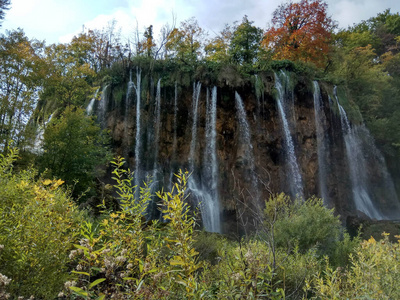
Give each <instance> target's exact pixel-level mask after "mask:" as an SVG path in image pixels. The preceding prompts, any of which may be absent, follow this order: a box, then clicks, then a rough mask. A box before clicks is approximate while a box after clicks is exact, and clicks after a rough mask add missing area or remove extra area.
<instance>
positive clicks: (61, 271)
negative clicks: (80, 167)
mask: <svg viewBox="0 0 400 300" xmlns="http://www.w3.org/2000/svg"><path fill="white" fill-rule="evenodd" d="M17 153H18V152H17V151H15V150H11V153H10V154H9V155H8V156H1V158H0V245H1V248H2V249H0V273H2V274H4V275H5V276H7V277H8V278H10V279H11V282H10V283H9V285H8V287H7V291H8V292H9V293H10V294H11V295H12V297H15V298H16V297H18V296H24V297H29V296H31V295H34V296H35V297H37V298H40V299H54V297H55V296H56V295H57V293H58V292H59V291H60V290H61V289H62V285H63V282H64V281H65V279H66V278H67V276H68V273H67V262H68V260H69V259H68V253H69V251H70V250H71V249H72V247H73V244H74V243H75V242H76V238H77V234H78V233H79V224H80V223H81V221H82V219H83V217H84V213H83V212H79V211H78V209H77V207H76V206H75V205H74V204H73V203H72V202H71V199H70V198H69V196H68V194H67V193H66V192H65V191H63V190H62V189H61V188H60V185H62V183H63V182H62V181H61V180H54V181H53V180H38V181H36V180H35V179H34V178H35V175H36V172H35V171H34V170H27V171H24V172H20V173H16V174H14V173H13V172H12V164H13V162H14V161H15V159H16V157H17Z"/></svg>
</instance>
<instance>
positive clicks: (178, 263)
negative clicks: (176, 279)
mask: <svg viewBox="0 0 400 300" xmlns="http://www.w3.org/2000/svg"><path fill="white" fill-rule="evenodd" d="M169 263H170V265H171V266H183V265H184V264H185V263H184V262H183V261H181V260H176V259H173V260H170V262H169Z"/></svg>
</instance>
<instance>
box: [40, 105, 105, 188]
mask: <svg viewBox="0 0 400 300" xmlns="http://www.w3.org/2000/svg"><path fill="white" fill-rule="evenodd" d="M43 150H44V153H43V154H42V156H41V158H40V160H39V164H40V169H41V170H42V171H43V170H45V169H48V171H49V176H55V177H57V178H62V179H63V180H65V182H66V183H67V184H70V185H73V184H74V183H75V182H76V181H78V182H77V183H76V184H75V188H74V194H75V195H79V193H81V192H83V191H85V189H86V188H88V187H91V186H93V179H94V178H95V176H96V175H97V170H96V167H97V166H99V165H101V164H104V163H106V162H107V161H108V160H109V155H108V148H107V139H106V136H105V134H104V132H102V131H101V129H100V127H99V126H98V125H97V124H96V123H95V122H94V120H93V119H92V118H91V117H90V116H87V115H86V113H85V111H84V110H83V109H81V108H75V107H73V106H69V107H67V108H66V110H65V111H64V113H63V114H62V115H61V116H60V117H59V118H54V119H52V121H51V122H50V124H48V125H47V127H46V130H45V133H44V143H43Z"/></svg>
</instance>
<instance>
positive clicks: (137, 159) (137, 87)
mask: <svg viewBox="0 0 400 300" xmlns="http://www.w3.org/2000/svg"><path fill="white" fill-rule="evenodd" d="M141 76H142V70H141V69H139V68H137V69H136V85H135V84H134V83H133V82H132V84H133V87H134V89H135V91H136V135H135V186H137V187H139V186H140V180H141V177H140V175H141V174H140V167H141V165H140V162H141V161H140V159H141V128H140V125H141V124H140V120H141V119H140V113H141V107H140V102H141V99H140V98H141V97H140V93H141V89H140V85H141ZM138 193H139V188H137V189H136V197H137V199H138V197H139V194H138Z"/></svg>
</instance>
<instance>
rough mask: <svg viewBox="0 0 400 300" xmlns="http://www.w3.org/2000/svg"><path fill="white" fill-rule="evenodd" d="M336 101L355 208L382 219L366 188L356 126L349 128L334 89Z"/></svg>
mask: <svg viewBox="0 0 400 300" xmlns="http://www.w3.org/2000/svg"><path fill="white" fill-rule="evenodd" d="M334 96H335V99H336V103H337V105H338V107H339V113H340V120H341V125H342V131H343V136H344V142H345V147H346V156H347V162H348V166H349V170H350V180H351V185H352V192H353V200H354V204H355V206H356V209H357V210H359V211H361V212H363V213H364V214H366V215H367V216H368V217H370V218H375V219H379V220H380V219H384V216H383V214H382V213H381V212H380V211H379V210H378V209H377V208H376V207H375V205H374V203H373V201H372V199H371V196H370V192H369V190H368V178H367V176H368V175H367V162H366V160H365V158H364V153H363V149H362V145H361V140H360V138H359V136H358V129H357V128H356V126H354V128H351V126H350V122H349V120H348V118H347V114H346V111H345V110H344V108H343V107H342V106H341V105H340V103H339V99H338V97H337V95H336V89H335V91H334Z"/></svg>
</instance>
